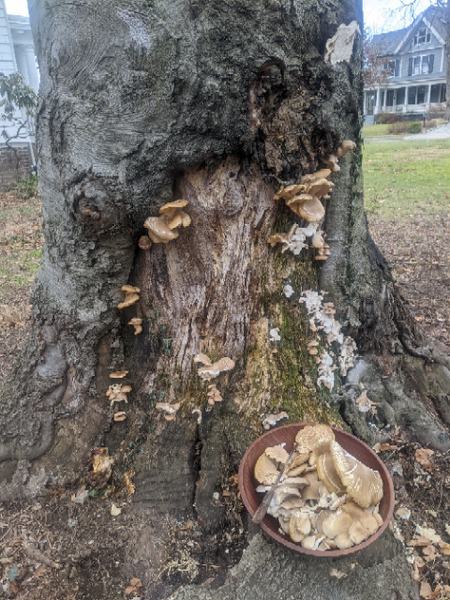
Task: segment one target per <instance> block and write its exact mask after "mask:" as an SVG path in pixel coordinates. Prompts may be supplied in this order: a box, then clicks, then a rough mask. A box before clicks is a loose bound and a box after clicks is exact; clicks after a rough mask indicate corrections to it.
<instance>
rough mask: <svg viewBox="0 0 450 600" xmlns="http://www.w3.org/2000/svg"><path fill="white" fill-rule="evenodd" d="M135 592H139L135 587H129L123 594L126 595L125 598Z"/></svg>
mask: <svg viewBox="0 0 450 600" xmlns="http://www.w3.org/2000/svg"><path fill="white" fill-rule="evenodd" d="M133 592H137V588H136V587H135V586H134V585H129V586H128V587H126V588H125V590H124V592H123V593H124V594H125V596H129V595H130V594H132V593H133Z"/></svg>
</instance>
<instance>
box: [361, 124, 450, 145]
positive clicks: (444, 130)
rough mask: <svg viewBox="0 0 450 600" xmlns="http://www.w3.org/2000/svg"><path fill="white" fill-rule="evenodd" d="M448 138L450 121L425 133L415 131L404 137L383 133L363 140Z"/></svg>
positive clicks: (393, 140) (389, 140)
mask: <svg viewBox="0 0 450 600" xmlns="http://www.w3.org/2000/svg"><path fill="white" fill-rule="evenodd" d="M449 138H450V123H447V124H446V125H441V126H440V127H435V128H434V129H430V130H429V131H427V132H426V133H415V134H414V135H407V136H405V137H397V136H396V137H394V138H392V137H391V136H389V135H383V136H381V137H376V138H375V137H374V138H370V137H369V138H365V140H364V141H365V142H400V141H405V140H406V141H411V140H413V141H414V140H416V141H417V140H446V139H449Z"/></svg>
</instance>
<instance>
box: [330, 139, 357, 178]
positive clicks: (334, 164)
mask: <svg viewBox="0 0 450 600" xmlns="http://www.w3.org/2000/svg"><path fill="white" fill-rule="evenodd" d="M355 148H356V144H355V142H352V141H351V140H344V141H343V142H342V144H341V145H340V146H339V148H338V149H337V150H336V152H333V153H332V154H330V156H328V157H327V158H324V159H322V160H323V162H324V163H325V165H326V166H327V167H328V168H329V169H331V170H332V171H335V172H336V171H340V170H341V167H340V166H339V164H338V161H339V159H340V158H341V157H342V156H344V155H345V154H347V152H349V151H350V150H354V149H355Z"/></svg>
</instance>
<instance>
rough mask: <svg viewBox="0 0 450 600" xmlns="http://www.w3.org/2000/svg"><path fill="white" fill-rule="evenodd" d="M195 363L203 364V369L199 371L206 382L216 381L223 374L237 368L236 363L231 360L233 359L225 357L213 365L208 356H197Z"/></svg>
mask: <svg viewBox="0 0 450 600" xmlns="http://www.w3.org/2000/svg"><path fill="white" fill-rule="evenodd" d="M194 362H196V363H197V362H198V363H202V364H203V367H200V368H199V369H198V371H197V372H198V374H199V376H200V377H201V378H202V379H204V380H205V381H210V380H211V379H215V378H216V377H218V376H219V375H221V374H222V373H226V372H227V371H232V370H233V369H234V367H235V364H236V363H235V362H234V361H233V360H231V358H228V357H226V356H225V357H224V358H221V359H220V360H218V361H217V362H215V363H212V362H211V360H210V358H208V356H206V354H197V355H196V356H194Z"/></svg>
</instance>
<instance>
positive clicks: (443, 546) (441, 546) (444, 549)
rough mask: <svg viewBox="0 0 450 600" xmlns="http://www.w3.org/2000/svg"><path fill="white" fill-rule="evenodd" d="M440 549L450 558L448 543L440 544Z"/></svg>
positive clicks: (449, 545)
mask: <svg viewBox="0 0 450 600" xmlns="http://www.w3.org/2000/svg"><path fill="white" fill-rule="evenodd" d="M439 548H440V550H441V552H442V554H444V555H445V556H450V544H447V543H446V542H439Z"/></svg>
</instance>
